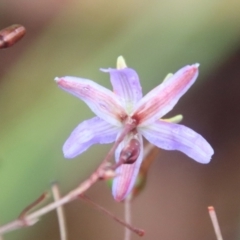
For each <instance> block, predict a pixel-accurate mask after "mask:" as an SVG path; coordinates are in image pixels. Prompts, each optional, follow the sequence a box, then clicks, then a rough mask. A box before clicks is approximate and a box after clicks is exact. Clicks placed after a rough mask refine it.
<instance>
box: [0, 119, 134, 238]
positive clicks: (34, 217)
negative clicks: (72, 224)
mask: <svg viewBox="0 0 240 240" xmlns="http://www.w3.org/2000/svg"><path fill="white" fill-rule="evenodd" d="M135 127H136V125H135V124H134V123H133V124H126V125H125V127H124V129H123V131H122V133H121V134H120V136H119V137H118V139H117V140H116V142H115V143H114V145H113V146H112V148H111V149H110V151H109V152H108V154H107V156H106V157H105V159H104V160H103V162H102V163H101V164H100V166H99V167H98V168H97V170H96V171H95V172H93V173H92V174H91V175H90V177H89V178H88V179H86V180H85V181H83V182H82V183H81V184H80V185H79V186H78V187H77V188H75V189H74V190H72V191H71V192H69V193H68V194H67V195H65V196H64V197H62V198H61V199H59V200H58V201H56V202H53V203H50V204H48V205H47V206H45V207H43V208H41V209H39V210H36V211H35V212H33V213H30V214H28V215H26V216H24V219H16V220H14V221H12V222H10V223H7V224H5V225H2V226H1V227H0V235H1V234H3V233H7V232H10V231H13V230H16V229H19V228H22V227H24V226H26V224H25V222H27V223H31V224H34V223H35V222H37V221H38V219H39V218H40V217H41V216H43V215H45V214H47V213H48V212H50V211H53V210H54V209H56V208H58V207H60V206H62V205H64V204H67V203H69V202H71V201H73V200H75V199H76V198H78V196H79V195H81V194H82V193H84V192H85V191H86V190H88V189H89V188H90V187H91V186H92V185H93V184H94V183H96V182H97V181H98V180H99V179H102V178H103V177H104V175H105V172H106V171H108V169H107V167H108V162H109V161H110V159H111V157H112V156H113V154H114V152H115V150H116V149H117V147H118V145H119V144H120V143H121V141H122V140H123V139H124V137H125V136H126V135H127V134H128V133H129V132H130V131H131V130H132V129H133V128H135Z"/></svg>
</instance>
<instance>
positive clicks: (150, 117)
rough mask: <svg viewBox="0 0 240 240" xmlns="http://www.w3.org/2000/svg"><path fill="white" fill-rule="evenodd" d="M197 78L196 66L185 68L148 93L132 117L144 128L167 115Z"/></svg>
mask: <svg viewBox="0 0 240 240" xmlns="http://www.w3.org/2000/svg"><path fill="white" fill-rule="evenodd" d="M197 76H198V64H194V65H192V66H186V67H184V68H182V69H180V70H179V71H178V72H176V73H175V74H174V75H173V76H171V77H169V78H167V79H166V80H165V81H164V82H163V83H162V84H160V85H159V86H157V87H156V88H154V89H153V90H152V91H150V92H149V93H148V94H147V95H146V96H145V97H143V98H142V99H141V100H140V101H139V103H138V104H137V106H136V108H135V111H134V112H133V114H132V116H133V117H134V118H135V119H137V120H138V121H139V125H140V126H146V125H148V124H150V123H153V122H155V121H156V120H157V119H160V118H161V117H162V116H164V115H165V114H166V113H168V112H169V111H170V110H172V108H173V107H174V106H175V104H176V103H177V102H178V100H179V99H180V97H181V96H182V95H183V94H184V93H185V92H186V91H187V90H188V89H189V88H190V87H191V85H192V84H193V83H194V82H195V80H196V78H197Z"/></svg>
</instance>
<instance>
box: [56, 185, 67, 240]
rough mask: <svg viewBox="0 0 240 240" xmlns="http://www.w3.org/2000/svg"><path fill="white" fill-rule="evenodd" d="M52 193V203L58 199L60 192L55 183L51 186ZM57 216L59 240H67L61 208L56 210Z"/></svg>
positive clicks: (64, 219)
mask: <svg viewBox="0 0 240 240" xmlns="http://www.w3.org/2000/svg"><path fill="white" fill-rule="evenodd" d="M52 193H53V198H54V201H55V202H57V201H58V200H59V199H60V198H61V195H60V191H59V187H58V184H57V183H54V184H52ZM57 216H58V224H59V230H60V238H61V240H67V239H68V237H67V226H66V218H65V214H64V210H63V206H60V207H58V208H57Z"/></svg>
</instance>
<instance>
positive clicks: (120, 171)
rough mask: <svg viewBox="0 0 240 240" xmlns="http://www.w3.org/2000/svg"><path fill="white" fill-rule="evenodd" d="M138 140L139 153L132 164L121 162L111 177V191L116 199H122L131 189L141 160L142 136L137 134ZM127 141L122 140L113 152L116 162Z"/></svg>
mask: <svg viewBox="0 0 240 240" xmlns="http://www.w3.org/2000/svg"><path fill="white" fill-rule="evenodd" d="M138 140H139V142H140V154H139V156H138V158H137V160H136V162H135V163H133V164H122V165H121V166H120V167H118V168H117V170H116V173H117V176H116V177H115V178H114V179H113V186H112V193H113V197H114V199H115V200H116V201H122V200H123V199H124V198H125V197H126V196H127V195H128V194H129V193H130V192H131V190H132V188H133V187H134V184H135V182H136V179H137V175H138V172H139V169H140V166H141V163H142V160H143V140H142V136H141V135H140V134H139V135H138ZM126 141H127V137H126V138H125V141H124V142H122V143H121V144H120V145H119V146H118V148H117V150H116V152H115V161H116V162H118V160H119V156H120V153H121V151H122V149H123V148H124V146H125V144H126Z"/></svg>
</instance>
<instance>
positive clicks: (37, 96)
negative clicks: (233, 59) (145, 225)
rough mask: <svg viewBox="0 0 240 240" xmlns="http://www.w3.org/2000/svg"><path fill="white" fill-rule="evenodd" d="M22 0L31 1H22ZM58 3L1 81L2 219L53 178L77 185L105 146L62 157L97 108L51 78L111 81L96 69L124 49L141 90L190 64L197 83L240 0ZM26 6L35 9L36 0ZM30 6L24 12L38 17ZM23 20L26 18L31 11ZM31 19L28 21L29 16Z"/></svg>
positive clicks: (237, 21)
mask: <svg viewBox="0 0 240 240" xmlns="http://www.w3.org/2000/svg"><path fill="white" fill-rule="evenodd" d="M13 2H14V1H5V4H6V6H5V8H4V7H3V8H0V15H1V14H2V12H1V9H3V10H2V11H5V14H6V9H7V10H8V11H7V13H8V14H10V13H11V14H10V16H14V12H13V13H12V12H11V9H13V11H17V7H13V6H14V4H13ZM59 2H60V1H59ZM21 3H22V4H23V3H24V4H26V5H27V4H28V1H27V0H25V1H23V0H22V1H21ZM8 4H10V6H11V7H9V8H8V7H7V5H8ZM48 4H49V5H50V4H51V6H48ZM54 4H55V5H57V4H58V2H57V1H51V2H49V3H48V2H47V1H46V2H45V5H44V7H42V8H41V9H44V8H46V9H49V8H50V9H51V11H53V12H54V7H53V6H54ZM61 4H63V5H64V6H65V7H64V8H62V10H61V11H59V14H57V16H56V18H55V19H54V20H52V21H49V22H48V24H47V25H46V26H45V27H44V29H43V30H42V32H41V33H40V34H38V37H37V38H36V39H35V41H34V42H33V43H32V44H31V45H29V46H28V47H27V48H25V50H24V52H23V53H22V55H21V57H20V58H19V59H18V61H17V62H16V63H15V65H13V66H12V67H11V68H9V71H7V73H6V74H5V75H4V76H3V77H2V78H1V79H0V84H1V87H0V126H1V127H0V136H1V139H0V195H1V198H0V222H2V223H3V222H7V221H9V220H12V219H14V218H15V217H16V216H17V214H19V212H20V211H21V210H22V209H23V208H24V207H25V206H26V205H27V204H28V203H30V202H31V201H32V200H33V199H35V198H36V197H37V196H38V195H40V194H41V193H42V192H43V191H45V190H46V189H47V188H48V187H49V184H50V182H51V181H53V180H59V181H60V183H61V187H62V189H64V191H67V190H70V187H74V186H76V184H77V183H78V182H79V181H80V180H83V179H84V178H85V177H86V176H87V175H88V174H89V173H90V171H92V170H93V169H94V167H95V166H96V165H97V164H98V163H99V162H100V161H101V159H102V158H103V156H104V153H106V150H107V149H108V147H103V146H97V147H93V148H91V150H89V151H87V152H86V153H84V154H83V155H81V156H79V157H78V158H77V159H75V160H73V161H65V160H64V158H63V156H62V152H61V148H62V144H63V143H64V141H65V139H66V138H67V137H68V135H69V134H70V132H71V131H72V130H73V128H74V127H75V126H76V125H77V124H78V123H80V122H81V121H82V120H84V119H87V118H90V117H91V116H93V114H92V113H91V112H90V111H89V109H88V108H87V107H86V106H85V104H84V103H82V102H80V101H79V100H78V99H77V98H74V97H72V96H71V95H69V94H66V93H65V92H63V91H62V90H60V89H58V88H57V86H56V84H55V82H54V81H53V79H54V77H56V76H62V75H72V76H81V77H85V78H89V79H93V80H95V81H97V82H98V83H100V84H102V85H104V86H106V87H110V83H109V77H108V75H106V74H105V73H101V72H99V71H98V69H99V68H100V67H103V68H104V67H105V68H107V67H115V64H116V58H117V56H119V55H123V56H124V57H125V59H126V61H127V64H128V66H129V67H133V68H134V69H135V70H136V71H137V72H138V73H139V76H140V79H141V82H142V86H143V91H144V93H146V92H147V91H149V90H150V89H151V88H152V87H154V86H156V85H157V84H159V83H160V82H161V81H162V79H163V78H164V77H165V75H166V74H167V73H168V72H175V71H177V70H178V69H179V68H180V67H182V66H184V65H186V64H192V63H195V62H199V63H200V64H201V67H200V78H199V80H198V83H197V84H196V85H195V86H194V87H197V85H198V84H201V76H203V75H204V72H206V71H207V70H209V69H211V68H212V67H213V66H214V65H217V64H219V63H220V62H221V61H222V59H223V58H224V57H225V56H227V55H228V54H229V53H230V52H231V51H232V50H233V49H234V48H235V46H236V45H237V44H238V41H239V37H240V2H238V1H233V0H230V1H226V0H225V1H217V0H213V1H206V0H204V1H189V0H183V1H166V0H165V1H155V0H151V1H137V0H123V1H108V0H98V1H94V0H92V1H69V2H65V1H61ZM0 5H1V4H0ZM31 6H32V11H33V12H34V11H35V12H36V14H37V13H38V8H37V7H36V8H34V4H33V3H31ZM26 11H27V10H26ZM32 11H27V13H29V12H31V14H32V15H34V14H33V12H32ZM42 12H44V11H42ZM48 14H49V13H48ZM23 15H24V13H23ZM32 15H30V14H29V16H32ZM37 17H38V18H41V14H37ZM43 17H44V15H43ZM24 18H25V21H26V18H27V16H24ZM13 19H14V18H13ZM27 21H29V24H30V22H31V18H30V17H29V19H27ZM3 27H4V26H3ZM26 27H27V26H26ZM28 34H31V33H28ZM27 37H28V35H26V37H25V38H27ZM22 41H24V39H23V40H22ZM19 44H21V43H19ZM17 47H18V46H17V45H16V46H14V48H17ZM0 54H1V52H0ZM5 54H6V53H5ZM1 61H4V59H1ZM93 127H94V126H93ZM43 221H44V220H43ZM24 234H25V232H24V231H23V232H21V231H18V232H16V233H13V234H10V235H9V237H6V239H9V240H10V239H26V235H24ZM35 239H42V238H41V236H39V238H37V236H36V238H35ZM75 239H77V238H75ZM104 239H111V237H109V238H104ZM118 239H121V237H120V238H118Z"/></svg>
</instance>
